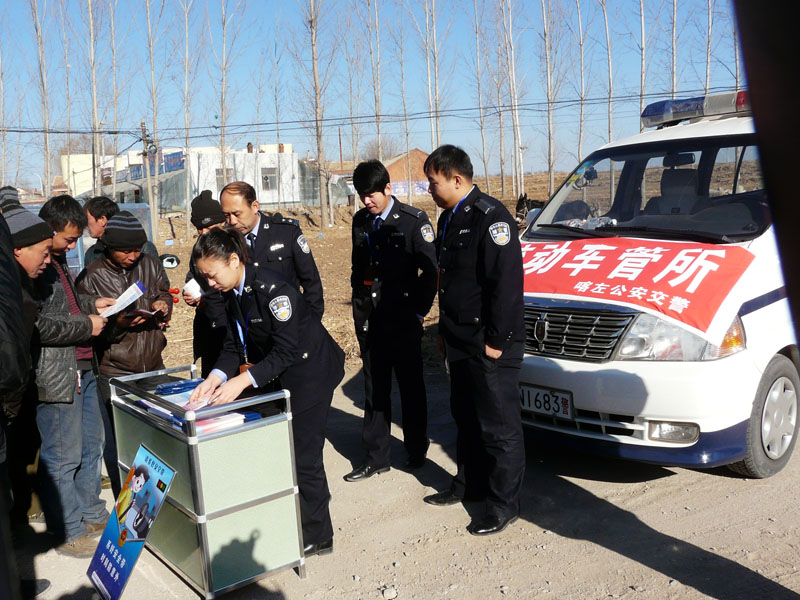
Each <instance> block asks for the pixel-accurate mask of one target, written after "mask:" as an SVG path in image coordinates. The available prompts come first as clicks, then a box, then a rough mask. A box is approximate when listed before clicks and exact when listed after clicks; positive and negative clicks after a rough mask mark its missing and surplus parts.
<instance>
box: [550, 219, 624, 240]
mask: <svg viewBox="0 0 800 600" xmlns="http://www.w3.org/2000/svg"><path fill="white" fill-rule="evenodd" d="M536 226H537V227H542V228H545V227H546V228H548V229H566V230H567V231H574V232H575V233H582V234H583V235H585V236H587V237H602V238H605V237H616V233H612V232H610V231H607V232H601V231H598V229H601V228H600V227H598V228H597V229H583V228H582V227H573V226H572V225H564V224H563V223H542V224H538V223H537V225H536ZM603 229H605V228H603Z"/></svg>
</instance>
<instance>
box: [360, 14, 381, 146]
mask: <svg viewBox="0 0 800 600" xmlns="http://www.w3.org/2000/svg"><path fill="white" fill-rule="evenodd" d="M364 20H365V23H364V24H365V25H366V28H367V33H368V34H369V59H370V65H371V67H372V98H373V103H374V106H375V129H376V133H377V136H378V160H380V161H382V160H383V137H382V136H381V33H382V31H383V30H382V29H381V28H380V25H379V22H378V0H367V15H366V18H365V19H364Z"/></svg>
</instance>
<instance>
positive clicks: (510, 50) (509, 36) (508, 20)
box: [500, 0, 525, 196]
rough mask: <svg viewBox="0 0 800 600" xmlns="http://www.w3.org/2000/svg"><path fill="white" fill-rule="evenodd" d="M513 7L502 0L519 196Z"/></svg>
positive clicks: (519, 134) (521, 175) (519, 143)
mask: <svg viewBox="0 0 800 600" xmlns="http://www.w3.org/2000/svg"><path fill="white" fill-rule="evenodd" d="M513 7H514V2H513V0H500V12H501V16H502V22H503V48H504V51H505V57H504V58H505V65H504V67H505V71H506V79H507V84H508V96H509V102H510V104H511V127H512V133H513V137H514V178H513V183H514V185H513V193H514V195H515V196H517V195H519V194H522V193H523V192H524V191H525V173H524V166H523V161H522V131H521V128H520V123H519V91H518V88H517V71H516V69H517V66H516V62H517V59H516V56H515V51H514V18H513Z"/></svg>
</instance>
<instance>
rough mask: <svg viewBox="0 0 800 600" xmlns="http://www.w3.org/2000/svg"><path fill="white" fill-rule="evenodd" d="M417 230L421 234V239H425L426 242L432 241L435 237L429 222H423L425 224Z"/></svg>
mask: <svg viewBox="0 0 800 600" xmlns="http://www.w3.org/2000/svg"><path fill="white" fill-rule="evenodd" d="M419 231H420V233H421V234H422V239H423V240H425V241H426V242H432V241H433V239H434V238H435V237H436V236H435V235H433V227H431V224H430V223H425V225H423V226H422V227H420V229H419Z"/></svg>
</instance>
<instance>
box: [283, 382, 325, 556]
mask: <svg viewBox="0 0 800 600" xmlns="http://www.w3.org/2000/svg"><path fill="white" fill-rule="evenodd" d="M320 393H325V394H328V397H327V398H326V399H325V400H323V401H322V402H317V403H315V404H314V405H313V406H311V407H309V408H307V409H305V410H303V411H302V412H300V413H296V412H294V411H292V438H293V440H294V457H295V458H294V461H295V469H296V471H297V487H298V488H299V491H300V521H301V523H302V526H303V543H304V544H318V543H320V542H325V541H327V540H330V539H332V538H333V524H332V523H331V513H330V510H329V505H330V500H331V493H330V490H329V489H328V478H327V476H326V475H325V465H324V464H323V462H322V448H323V446H324V445H325V424H326V423H327V421H328V410H329V409H330V405H331V398H332V396H333V391H332V390H331V391H330V392H329V391H328V390H325V391H322V390H320ZM292 400H296V398H295V397H294V396H292Z"/></svg>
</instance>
